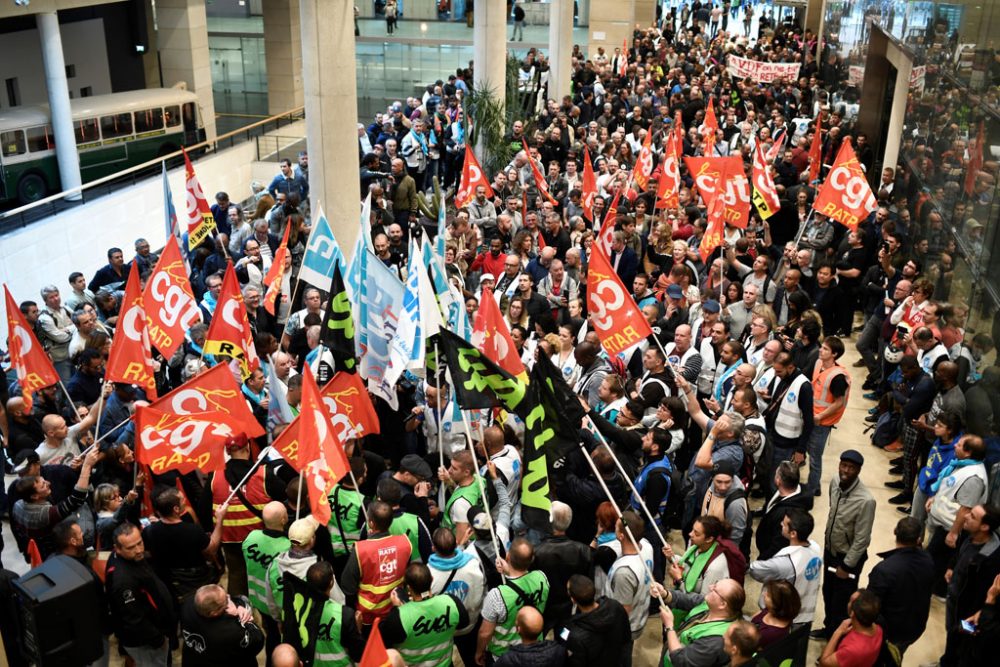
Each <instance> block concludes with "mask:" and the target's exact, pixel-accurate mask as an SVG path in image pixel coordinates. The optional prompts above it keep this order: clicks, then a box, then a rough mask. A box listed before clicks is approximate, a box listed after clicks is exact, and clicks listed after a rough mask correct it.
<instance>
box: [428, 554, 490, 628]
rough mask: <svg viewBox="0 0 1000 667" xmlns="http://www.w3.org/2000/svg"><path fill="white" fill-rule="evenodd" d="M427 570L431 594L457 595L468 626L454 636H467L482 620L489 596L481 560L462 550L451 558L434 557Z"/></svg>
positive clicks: (436, 555)
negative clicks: (467, 617) (484, 600)
mask: <svg viewBox="0 0 1000 667" xmlns="http://www.w3.org/2000/svg"><path fill="white" fill-rule="evenodd" d="M427 567H428V568H430V571H431V577H432V579H431V591H432V592H433V593H434V594H435V595H443V594H448V595H454V596H455V597H456V598H458V599H459V600H460V601H461V602H462V605H463V606H464V607H465V610H466V611H467V612H469V623H468V624H467V625H466V626H465V627H464V628H459V629H458V631H457V632H456V633H455V635H456V636H459V635H465V634H468V633H469V632H471V631H472V629H473V627H474V626H475V624H476V621H477V620H478V619H479V614H480V612H482V610H483V598H484V597H485V595H486V575H485V574H484V573H483V566H482V565H481V564H480V562H479V559H478V558H476V557H475V556H473V555H472V554H471V553H469V552H467V551H461V550H457V551H455V553H454V555H452V556H449V557H448V558H444V557H442V556H439V555H438V554H436V553H435V554H431V556H430V558H429V559H428V560H427ZM453 574H454V576H452V575H453Z"/></svg>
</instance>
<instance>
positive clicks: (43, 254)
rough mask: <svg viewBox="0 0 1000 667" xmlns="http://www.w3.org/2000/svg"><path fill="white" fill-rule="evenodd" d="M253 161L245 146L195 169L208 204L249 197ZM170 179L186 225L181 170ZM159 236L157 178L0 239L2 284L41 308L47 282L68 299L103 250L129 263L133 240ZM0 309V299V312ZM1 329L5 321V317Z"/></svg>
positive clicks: (155, 240) (103, 259)
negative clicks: (116, 251) (72, 283)
mask: <svg viewBox="0 0 1000 667" xmlns="http://www.w3.org/2000/svg"><path fill="white" fill-rule="evenodd" d="M254 157H255V146H254V144H253V143H252V142H248V143H244V144H241V145H239V146H236V147H235V148H230V149H229V150H226V151H223V152H222V153H219V154H218V155H213V156H210V157H207V158H204V159H202V160H198V161H197V162H195V173H196V174H197V175H198V181H199V182H200V183H201V187H202V190H203V191H204V192H205V196H206V197H207V198H208V200H209V204H210V205H211V204H212V203H214V201H213V199H212V198H213V197H214V195H215V193H216V192H218V191H219V190H224V191H226V192H228V193H229V194H230V196H231V197H232V198H233V200H234V201H240V200H242V199H243V198H245V197H246V196H248V195H249V193H250V185H249V184H250V180H251V165H252V163H253V159H254ZM168 178H169V179H170V190H171V193H172V195H173V201H174V207H175V208H176V209H177V218H178V221H179V222H180V224H181V225H185V224H186V212H185V211H186V209H185V201H186V198H187V196H186V191H185V189H184V168H183V167H181V168H179V169H175V170H173V171H171V172H168ZM163 229H164V224H163V185H162V181H161V180H160V178H159V177H158V176H157V177H155V178H150V179H149V180H147V181H145V182H143V183H141V184H139V185H135V186H130V187H127V188H124V189H122V190H121V191H120V192H117V193H115V194H112V195H108V196H106V197H101V198H100V199H98V200H96V201H94V202H92V203H90V204H85V205H83V206H78V207H75V208H72V209H70V210H68V211H64V212H63V213H60V214H58V215H55V216H53V217H51V218H49V219H47V220H45V221H44V222H36V223H34V224H31V225H29V226H28V227H25V228H24V229H20V230H17V231H13V232H11V233H9V234H5V235H3V236H0V282H4V283H6V284H7V286H8V287H10V290H11V294H12V295H13V296H14V299H15V300H16V301H18V302H21V301H27V300H32V301H37V302H40V301H41V297H40V296H39V290H40V289H41V287H42V286H43V285H46V284H49V283H52V284H55V285H56V286H57V287H58V288H59V290H60V291H61V292H63V294H65V293H66V292H68V291H69V289H70V288H69V285H68V283H67V279H68V278H69V274H70V273H72V272H73V271H80V272H82V273H83V274H84V275H85V276H87V280H88V281H89V280H90V279H91V278H92V277H93V275H94V273H95V272H96V271H97V270H98V269H99V268H101V267H102V266H104V265H105V264H107V250H108V248H110V247H113V246H118V247H120V248H121V249H122V250H124V251H125V259H126V261H128V260H131V259H132V257H133V256H134V255H135V251H134V250H133V248H134V244H135V240H136V239H137V238H140V237H144V238H146V239H148V240H149V242H150V245H151V246H152V247H153V248H159V247H161V246H162V245H163V244H164V243H165V242H166V239H165V237H164V231H163ZM4 310H5V308H4V304H3V302H2V299H0V312H3V311H4ZM2 322H6V313H5V312H4V313H3V317H2V318H0V323H2ZM0 332H2V333H0V340H5V339H6V328H5V327H3V328H0ZM3 347H4V348H6V342H4V343H3Z"/></svg>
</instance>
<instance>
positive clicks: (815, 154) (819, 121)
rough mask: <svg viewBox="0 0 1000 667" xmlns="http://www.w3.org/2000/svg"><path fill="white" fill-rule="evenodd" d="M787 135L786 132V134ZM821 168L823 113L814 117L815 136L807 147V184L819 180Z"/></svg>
mask: <svg viewBox="0 0 1000 667" xmlns="http://www.w3.org/2000/svg"><path fill="white" fill-rule="evenodd" d="M786 134H787V132H786ZM822 166H823V112H822V111H820V112H819V115H817V116H816V134H814V135H813V140H812V144H811V145H810V146H809V182H810V183H812V182H813V181H815V180H816V179H817V178H819V170H820V168H821V167H822Z"/></svg>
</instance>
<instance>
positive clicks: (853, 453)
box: [840, 449, 865, 466]
mask: <svg viewBox="0 0 1000 667" xmlns="http://www.w3.org/2000/svg"><path fill="white" fill-rule="evenodd" d="M840 460H841V461H850V462H851V463H856V464H857V465H859V466H863V465H864V464H865V457H863V456H862V455H861V452H859V451H858V450H856V449H848V450H845V451H844V453H843V454H841V455H840Z"/></svg>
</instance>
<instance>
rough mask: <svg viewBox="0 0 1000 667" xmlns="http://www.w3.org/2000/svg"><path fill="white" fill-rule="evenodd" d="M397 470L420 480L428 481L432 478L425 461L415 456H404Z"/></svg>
mask: <svg viewBox="0 0 1000 667" xmlns="http://www.w3.org/2000/svg"><path fill="white" fill-rule="evenodd" d="M399 469H400V470H401V471H403V472H408V473H410V474H411V475H413V476H414V477H417V478H419V479H421V480H425V479H430V478H431V476H432V473H431V467H430V466H429V465H427V461H424V460H423V459H422V458H420V457H419V456H417V455H416V454H407V455H406V456H404V457H403V460H402V461H400V462H399Z"/></svg>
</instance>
